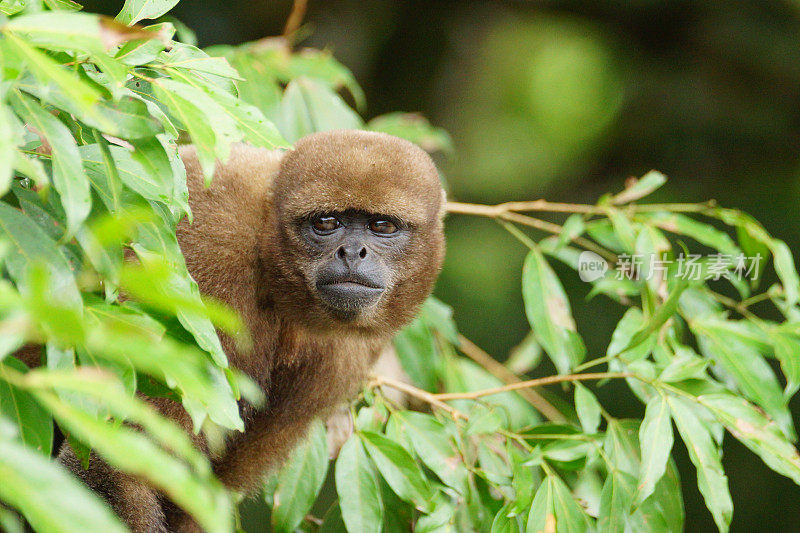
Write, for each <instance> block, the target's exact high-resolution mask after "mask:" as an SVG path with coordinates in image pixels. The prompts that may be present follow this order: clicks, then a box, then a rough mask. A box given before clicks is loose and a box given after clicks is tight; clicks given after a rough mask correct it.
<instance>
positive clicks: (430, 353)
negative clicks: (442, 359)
mask: <svg viewBox="0 0 800 533" xmlns="http://www.w3.org/2000/svg"><path fill="white" fill-rule="evenodd" d="M393 344H394V349H395V352H396V353H397V358H398V359H399V360H400V364H401V365H402V366H403V370H404V371H405V372H406V373H407V374H408V376H409V377H410V378H411V381H412V382H413V383H414V384H415V385H417V386H418V387H421V388H423V389H425V390H429V391H433V390H436V375H435V374H434V373H433V372H431V368H436V364H437V363H436V361H437V360H438V356H437V352H436V343H435V340H434V338H433V335H432V333H431V331H430V329H429V328H428V326H427V325H426V324H425V322H424V320H423V319H422V318H417V319H415V320H414V321H413V322H411V324H409V325H407V326H406V327H404V328H403V329H402V330H400V333H398V334H397V335H395V337H394V339H393Z"/></svg>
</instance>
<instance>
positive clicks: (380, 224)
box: [369, 218, 397, 235]
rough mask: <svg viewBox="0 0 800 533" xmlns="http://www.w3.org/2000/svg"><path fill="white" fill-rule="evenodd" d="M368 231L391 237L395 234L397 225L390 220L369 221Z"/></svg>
mask: <svg viewBox="0 0 800 533" xmlns="http://www.w3.org/2000/svg"><path fill="white" fill-rule="evenodd" d="M369 229H370V230H372V231H373V232H374V233H380V234H381V235H391V234H392V233H397V225H396V224H395V223H394V222H392V221H391V220H386V219H382V218H379V219H376V220H373V221H371V222H370V223H369Z"/></svg>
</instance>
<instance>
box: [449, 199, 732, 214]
mask: <svg viewBox="0 0 800 533" xmlns="http://www.w3.org/2000/svg"><path fill="white" fill-rule="evenodd" d="M716 206H717V203H716V202H715V201H714V200H709V201H708V202H702V203H697V204H679V203H676V204H628V205H624V206H616V207H617V208H619V209H632V210H633V211H637V212H642V211H672V212H683V213H703V212H705V211H708V210H709V209H713V208H714V207H716ZM447 211H449V212H450V213H461V214H464V215H482V216H487V217H497V216H499V215H500V213H507V212H511V211H516V212H526V211H528V212H531V211H540V212H544V213H585V214H591V215H605V214H606V213H608V208H607V207H605V206H600V205H591V204H572V203H562V202H548V201H547V200H531V201H528V202H504V203H502V204H496V205H483V204H468V203H463V202H447Z"/></svg>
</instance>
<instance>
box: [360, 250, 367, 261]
mask: <svg viewBox="0 0 800 533" xmlns="http://www.w3.org/2000/svg"><path fill="white" fill-rule="evenodd" d="M358 257H360V258H361V259H364V258H365V257H367V249H366V248H362V249H361V251H360V252H358Z"/></svg>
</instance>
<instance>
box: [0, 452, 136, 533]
mask: <svg viewBox="0 0 800 533" xmlns="http://www.w3.org/2000/svg"><path fill="white" fill-rule="evenodd" d="M0 479H2V480H3V482H2V483H0V500H2V501H4V502H7V503H8V504H10V505H11V506H12V507H15V508H17V509H19V510H20V511H21V512H22V514H23V515H24V516H25V519H26V520H27V521H28V522H29V523H30V525H31V527H33V529H34V530H36V531H63V532H64V533H84V532H86V531H104V532H108V533H124V532H125V531H127V528H126V527H125V526H123V525H122V523H121V522H120V520H119V518H117V517H116V516H115V515H114V513H113V512H111V509H110V508H109V507H108V504H107V503H106V502H105V501H104V500H102V499H101V498H100V497H99V496H98V495H97V494H94V493H93V492H92V491H91V490H89V489H88V488H87V487H86V485H84V484H83V483H81V482H80V481H78V480H77V479H75V478H74V477H73V476H72V475H70V474H69V473H68V472H67V471H66V470H64V468H63V467H61V466H60V465H58V464H56V463H54V462H53V461H51V460H50V459H49V458H44V457H42V456H41V455H40V454H38V453H36V452H33V451H31V450H30V449H29V448H27V447H25V446H21V445H19V444H17V443H16V442H14V441H11V440H8V439H3V438H0Z"/></svg>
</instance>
